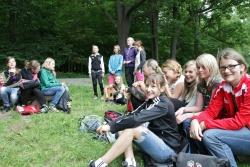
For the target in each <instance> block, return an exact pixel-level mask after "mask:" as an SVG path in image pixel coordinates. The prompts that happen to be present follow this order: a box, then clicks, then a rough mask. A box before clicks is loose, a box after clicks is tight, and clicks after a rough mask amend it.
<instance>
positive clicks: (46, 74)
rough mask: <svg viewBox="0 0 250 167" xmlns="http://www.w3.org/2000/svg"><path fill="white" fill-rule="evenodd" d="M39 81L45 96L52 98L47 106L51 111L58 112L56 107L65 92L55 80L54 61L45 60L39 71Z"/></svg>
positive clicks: (50, 59)
mask: <svg viewBox="0 0 250 167" xmlns="http://www.w3.org/2000/svg"><path fill="white" fill-rule="evenodd" d="M39 79H40V82H41V89H42V92H43V94H44V95H45V96H52V101H51V102H50V104H49V109H50V110H51V111H53V112H54V111H58V110H57V108H56V105H57V104H58V102H59V100H60V98H61V97H62V95H63V93H64V92H65V88H64V86H63V85H62V83H60V82H59V81H58V80H57V79H56V72H55V60H54V59H52V58H50V57H49V58H47V59H46V60H45V61H44V63H43V65H42V69H41V71H40V75H39Z"/></svg>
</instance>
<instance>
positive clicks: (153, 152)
mask: <svg viewBox="0 0 250 167" xmlns="http://www.w3.org/2000/svg"><path fill="white" fill-rule="evenodd" d="M135 143H136V145H138V146H139V147H140V148H141V149H142V150H143V151H144V152H146V153H147V154H148V155H149V156H150V157H151V158H152V159H153V160H154V161H156V162H158V163H165V162H170V161H172V159H171V158H172V156H174V155H176V153H175V151H174V150H173V149H172V148H170V147H169V146H168V145H167V144H166V143H164V141H163V140H162V139H161V138H159V137H158V136H157V135H155V134H154V133H153V132H151V131H150V130H146V131H144V132H142V134H141V137H140V138H139V139H137V140H135Z"/></svg>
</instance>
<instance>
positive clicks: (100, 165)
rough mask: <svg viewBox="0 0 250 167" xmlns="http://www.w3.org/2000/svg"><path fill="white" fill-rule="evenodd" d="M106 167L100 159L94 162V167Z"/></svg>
mask: <svg viewBox="0 0 250 167" xmlns="http://www.w3.org/2000/svg"><path fill="white" fill-rule="evenodd" d="M106 166H108V164H106V163H105V162H103V160H102V159H101V158H99V159H98V160H96V161H95V167H106Z"/></svg>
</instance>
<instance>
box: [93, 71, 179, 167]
mask: <svg viewBox="0 0 250 167" xmlns="http://www.w3.org/2000/svg"><path fill="white" fill-rule="evenodd" d="M145 83H146V87H145V88H146V89H145V90H146V97H147V99H146V101H145V102H144V103H143V104H142V105H141V106H140V107H138V108H137V109H136V110H134V111H133V112H132V113H130V114H129V115H126V116H123V117H122V118H120V119H118V120H116V121H113V122H111V123H109V124H106V125H102V126H100V127H99V128H98V129H97V131H98V132H99V133H104V132H109V131H110V132H112V133H116V132H118V131H122V133H121V134H120V136H119V138H118V139H117V140H116V142H115V143H114V144H113V146H112V147H111V148H110V149H109V150H108V152H107V153H105V154H104V155H103V156H102V157H100V158H99V159H97V160H96V161H92V162H91V163H90V164H89V167H97V166H98V167H105V166H107V165H108V164H109V163H111V162H112V161H113V160H114V159H115V158H117V157H118V156H119V155H121V154H122V153H124V154H125V162H124V163H123V165H124V166H127V167H135V166H136V162H135V157H134V153H133V147H132V144H133V143H135V144H136V145H137V146H138V147H139V148H140V149H141V150H143V151H144V152H145V153H147V154H148V155H149V156H150V157H151V158H152V159H153V160H154V161H155V162H158V163H167V164H171V163H172V159H171V157H172V156H174V155H176V153H178V152H179V151H180V150H181V146H182V141H181V136H180V134H179V132H178V126H177V123H176V120H175V113H174V112H175V111H174V106H173V104H172V103H171V101H170V100H169V99H168V98H167V97H166V95H165V93H164V91H165V79H164V76H163V75H161V74H152V75H150V76H148V77H147V78H146V82H145ZM145 122H149V124H148V126H147V127H145V126H143V125H142V124H143V123H145Z"/></svg>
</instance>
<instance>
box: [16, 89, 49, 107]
mask: <svg viewBox="0 0 250 167" xmlns="http://www.w3.org/2000/svg"><path fill="white" fill-rule="evenodd" d="M20 100H21V103H22V104H24V105H27V104H28V102H29V101H34V100H37V101H38V102H39V104H40V105H41V106H42V105H44V104H46V99H45V97H44V95H43V93H42V92H41V90H40V89H39V88H30V89H25V90H21V98H20Z"/></svg>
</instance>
